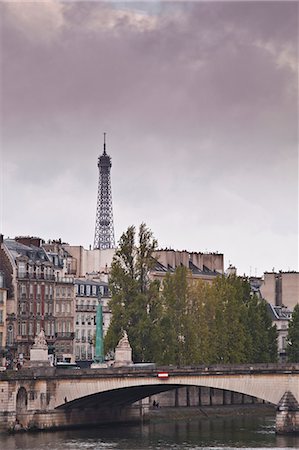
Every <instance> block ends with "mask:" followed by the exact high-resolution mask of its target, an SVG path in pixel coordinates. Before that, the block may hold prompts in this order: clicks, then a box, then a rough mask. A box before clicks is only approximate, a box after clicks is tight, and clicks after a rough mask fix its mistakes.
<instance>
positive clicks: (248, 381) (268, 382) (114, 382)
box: [55, 372, 299, 408]
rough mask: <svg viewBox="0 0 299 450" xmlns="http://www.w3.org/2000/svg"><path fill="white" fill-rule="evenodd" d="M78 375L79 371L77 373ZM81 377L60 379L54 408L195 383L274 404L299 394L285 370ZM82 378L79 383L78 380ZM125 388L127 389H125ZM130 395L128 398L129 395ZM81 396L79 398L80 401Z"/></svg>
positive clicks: (143, 394)
mask: <svg viewBox="0 0 299 450" xmlns="http://www.w3.org/2000/svg"><path fill="white" fill-rule="evenodd" d="M78 375H79V374H78ZM94 375H96V374H95V373H94V374H93V376H92V377H88V376H86V377H85V376H83V378H82V379H81V380H76V381H75V379H73V380H67V379H61V380H60V381H59V383H58V385H57V392H56V402H55V403H56V404H55V408H57V407H61V406H62V405H64V404H65V401H64V399H65V397H67V399H68V402H75V401H76V403H79V401H80V402H81V401H82V402H85V400H83V399H84V398H85V397H86V398H89V400H92V398H91V396H92V395H97V398H98V400H100V399H102V400H103V401H104V400H105V401H106V399H107V398H108V397H110V398H116V397H117V395H120V394H121V396H124V397H123V398H125V397H126V398H127V399H128V398H129V396H131V397H132V398H133V399H136V400H135V401H137V400H139V399H141V398H145V397H148V396H150V395H154V393H160V392H165V391H168V390H171V389H175V388H176V387H178V388H179V387H186V386H197V387H209V388H214V389H221V390H225V391H231V392H237V393H240V394H244V395H248V396H251V397H256V398H259V399H261V400H265V401H266V402H269V403H272V404H274V405H277V404H278V403H279V401H280V399H281V398H282V396H283V395H284V393H285V392H286V391H291V392H293V394H294V395H295V397H297V396H299V386H298V378H297V377H296V376H292V375H290V374H288V373H272V374H269V373H259V374H255V373H250V372H248V373H244V372H243V373H239V374H232V373H219V372H218V373H206V374H205V373H202V372H201V373H195V374H194V373H188V374H187V373H186V372H185V374H183V373H173V374H172V373H170V374H169V378H167V379H163V380H161V379H159V378H158V377H157V373H151V374H142V375H140V374H133V373H132V374H130V375H129V376H119V375H117V374H115V375H114V374H113V375H112V376H111V374H109V376H107V377H104V376H103V375H101V374H99V376H98V377H96V376H94ZM78 381H82V383H80V382H79V383H78ZM125 389H128V390H127V391H126V390H125ZM131 397H130V398H131ZM80 399H81V400H80Z"/></svg>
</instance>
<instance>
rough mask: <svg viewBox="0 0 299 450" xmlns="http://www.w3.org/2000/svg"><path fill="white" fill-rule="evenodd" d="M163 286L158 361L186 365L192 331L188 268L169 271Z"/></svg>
mask: <svg viewBox="0 0 299 450" xmlns="http://www.w3.org/2000/svg"><path fill="white" fill-rule="evenodd" d="M162 288H163V289H162V293H161V297H160V300H161V304H162V317H161V320H160V324H159V326H160V337H161V341H160V355H159V357H158V362H159V363H162V364H176V365H184V364H186V363H187V359H188V354H187V348H186V347H187V345H186V341H188V333H189V332H190V330H189V329H188V309H187V269H186V268H185V267H178V268H177V269H176V270H175V272H174V274H170V273H168V274H167V275H166V277H165V279H164V281H163V285H162Z"/></svg>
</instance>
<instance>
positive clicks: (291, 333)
mask: <svg viewBox="0 0 299 450" xmlns="http://www.w3.org/2000/svg"><path fill="white" fill-rule="evenodd" d="M287 356H288V360H289V361H290V362H294V363H298V362H299V304H297V305H296V306H295V308H294V311H293V314H292V319H291V320H290V323H289V330H288V345H287Z"/></svg>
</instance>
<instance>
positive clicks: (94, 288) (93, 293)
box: [92, 286, 97, 295]
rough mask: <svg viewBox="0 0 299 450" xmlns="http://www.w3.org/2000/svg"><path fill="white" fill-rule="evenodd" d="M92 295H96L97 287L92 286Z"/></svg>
mask: <svg viewBox="0 0 299 450" xmlns="http://www.w3.org/2000/svg"><path fill="white" fill-rule="evenodd" d="M92 295H97V287H96V286H92Z"/></svg>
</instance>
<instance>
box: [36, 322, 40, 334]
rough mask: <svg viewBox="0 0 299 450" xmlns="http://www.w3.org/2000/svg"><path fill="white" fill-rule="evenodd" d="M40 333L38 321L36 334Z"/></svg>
mask: <svg viewBox="0 0 299 450" xmlns="http://www.w3.org/2000/svg"><path fill="white" fill-rule="evenodd" d="M39 333H40V323H39V322H36V334H39Z"/></svg>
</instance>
